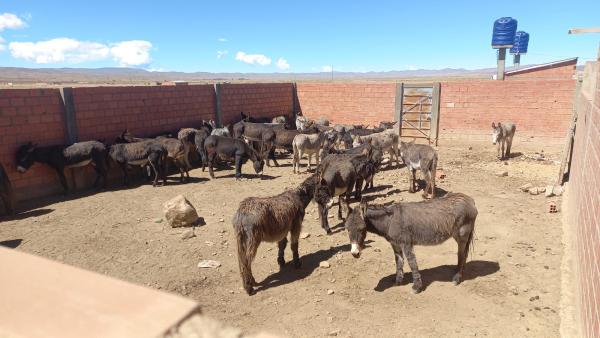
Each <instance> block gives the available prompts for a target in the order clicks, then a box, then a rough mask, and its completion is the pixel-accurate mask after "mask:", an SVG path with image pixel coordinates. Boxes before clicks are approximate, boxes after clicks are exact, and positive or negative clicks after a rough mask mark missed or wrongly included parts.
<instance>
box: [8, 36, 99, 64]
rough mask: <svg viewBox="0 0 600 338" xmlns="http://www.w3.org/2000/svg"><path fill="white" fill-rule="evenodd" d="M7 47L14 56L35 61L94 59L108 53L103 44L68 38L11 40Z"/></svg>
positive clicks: (77, 61) (72, 61)
mask: <svg viewBox="0 0 600 338" xmlns="http://www.w3.org/2000/svg"><path fill="white" fill-rule="evenodd" d="M8 48H9V49H10V54H11V55H12V56H13V57H14V58H16V59H23V60H27V61H34V62H35V63H55V62H69V63H79V62H85V61H96V60H102V59H104V58H106V57H107V56H108V54H109V48H108V46H106V45H104V44H101V43H97V42H89V41H77V40H74V39H69V38H57V39H52V40H47V41H40V42H11V43H10V44H9V45H8Z"/></svg>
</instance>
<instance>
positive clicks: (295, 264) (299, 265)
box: [294, 260, 302, 269]
mask: <svg viewBox="0 0 600 338" xmlns="http://www.w3.org/2000/svg"><path fill="white" fill-rule="evenodd" d="M301 267H302V262H300V260H297V261H294V268H296V269H300V268H301Z"/></svg>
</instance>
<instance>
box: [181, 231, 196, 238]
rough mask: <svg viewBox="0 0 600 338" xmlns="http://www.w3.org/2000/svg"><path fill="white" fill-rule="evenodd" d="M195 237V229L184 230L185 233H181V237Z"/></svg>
mask: <svg viewBox="0 0 600 338" xmlns="http://www.w3.org/2000/svg"><path fill="white" fill-rule="evenodd" d="M193 237H196V234H195V233H194V230H187V231H184V233H183V234H181V239H189V238H193Z"/></svg>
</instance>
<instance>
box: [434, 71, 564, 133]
mask: <svg viewBox="0 0 600 338" xmlns="http://www.w3.org/2000/svg"><path fill="white" fill-rule="evenodd" d="M574 89H575V81H574V80H521V81H516V80H515V81H493V80H476V81H456V82H443V83H442V85H441V94H440V137H441V138H442V139H443V138H452V137H464V136H465V133H467V134H468V136H469V137H475V138H478V137H488V136H489V135H490V131H491V124H492V121H495V122H498V121H512V122H514V123H516V125H517V136H518V137H519V138H522V137H523V136H526V137H531V136H533V137H541V138H543V139H546V140H550V141H554V142H562V140H563V139H564V136H565V133H566V131H567V129H568V127H569V122H570V121H571V114H572V109H573V95H574Z"/></svg>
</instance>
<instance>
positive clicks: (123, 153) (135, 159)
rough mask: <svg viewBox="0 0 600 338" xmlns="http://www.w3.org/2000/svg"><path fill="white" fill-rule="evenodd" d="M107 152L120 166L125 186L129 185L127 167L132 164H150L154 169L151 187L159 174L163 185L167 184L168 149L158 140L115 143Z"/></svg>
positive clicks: (156, 182) (155, 182) (142, 165)
mask: <svg viewBox="0 0 600 338" xmlns="http://www.w3.org/2000/svg"><path fill="white" fill-rule="evenodd" d="M108 154H109V156H110V157H111V158H112V159H113V160H114V161H115V162H116V163H117V164H118V165H119V166H120V167H121V170H122V171H123V183H124V185H125V186H127V185H129V177H128V173H127V167H128V166H132V165H135V166H140V167H144V166H146V165H150V166H151V167H152V169H153V170H154V181H153V182H152V186H153V187H156V185H157V184H158V178H159V175H160V177H161V178H162V180H163V185H166V184H167V177H166V173H165V169H166V168H165V167H166V163H167V155H168V151H167V148H166V147H165V146H164V145H162V144H161V143H160V142H158V141H156V140H154V139H150V140H145V141H140V142H133V143H116V144H113V145H112V146H110V150H109V152H108Z"/></svg>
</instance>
